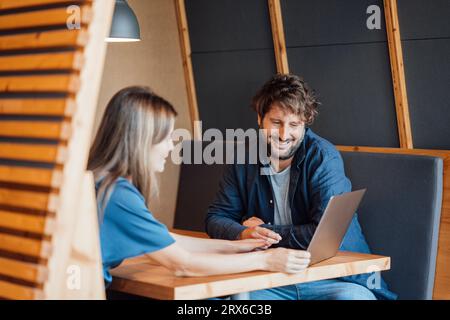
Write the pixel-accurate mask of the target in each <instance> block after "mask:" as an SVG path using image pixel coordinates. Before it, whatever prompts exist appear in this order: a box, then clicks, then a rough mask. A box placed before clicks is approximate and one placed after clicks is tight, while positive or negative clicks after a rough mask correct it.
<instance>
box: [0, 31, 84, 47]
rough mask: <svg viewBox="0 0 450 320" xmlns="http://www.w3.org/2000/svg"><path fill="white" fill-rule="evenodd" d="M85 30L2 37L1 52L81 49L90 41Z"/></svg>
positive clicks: (0, 41) (0, 40)
mask: <svg viewBox="0 0 450 320" xmlns="http://www.w3.org/2000/svg"><path fill="white" fill-rule="evenodd" d="M88 38H89V36H88V32H87V31H86V30H84V29H80V30H77V29H74V30H69V29H66V30H56V31H45V32H33V33H25V34H15V35H7V36H0V50H19V49H20V50H24V49H41V48H52V47H81V46H84V45H85V44H86V43H87V41H88Z"/></svg>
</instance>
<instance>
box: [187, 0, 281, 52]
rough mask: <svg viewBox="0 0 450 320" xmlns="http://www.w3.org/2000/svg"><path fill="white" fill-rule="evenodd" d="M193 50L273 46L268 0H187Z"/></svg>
mask: <svg viewBox="0 0 450 320" xmlns="http://www.w3.org/2000/svg"><path fill="white" fill-rule="evenodd" d="M186 14H187V18H188V26H189V35H190V41H191V48H192V51H193V52H204V51H223V50H242V49H245V50H247V49H267V48H273V41H272V31H271V27H270V16H269V8H268V5H267V0H245V1H236V0H186Z"/></svg>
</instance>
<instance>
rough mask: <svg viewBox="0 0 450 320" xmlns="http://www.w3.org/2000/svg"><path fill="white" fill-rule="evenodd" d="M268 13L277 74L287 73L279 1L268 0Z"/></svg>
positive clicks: (287, 67) (287, 66) (287, 65)
mask: <svg viewBox="0 0 450 320" xmlns="http://www.w3.org/2000/svg"><path fill="white" fill-rule="evenodd" d="M268 5H269V12H270V24H271V26H272V38H273V48H274V51H275V61H276V64H277V71H278V72H279V73H284V74H287V73H289V64H288V58H287V51H286V41H285V38H284V26H283V16H282V14H281V3H280V0H268Z"/></svg>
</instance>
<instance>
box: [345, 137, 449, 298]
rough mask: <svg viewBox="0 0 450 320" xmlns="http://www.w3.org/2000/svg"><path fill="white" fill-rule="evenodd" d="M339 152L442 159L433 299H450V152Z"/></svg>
mask: <svg viewBox="0 0 450 320" xmlns="http://www.w3.org/2000/svg"><path fill="white" fill-rule="evenodd" d="M337 148H338V150H339V151H354V152H373V153H393V154H411V155H425V156H434V157H440V158H442V159H443V161H444V178H443V188H444V190H443V193H442V197H443V199H442V210H441V221H440V227H439V243H438V253H437V261H436V275H435V280H434V291H433V299H446V300H447V299H450V268H449V266H450V151H448V150H426V149H396V148H376V147H350V146H338V147H337Z"/></svg>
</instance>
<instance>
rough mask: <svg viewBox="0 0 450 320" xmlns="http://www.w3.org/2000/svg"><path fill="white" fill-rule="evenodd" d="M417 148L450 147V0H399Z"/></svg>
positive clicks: (410, 109)
mask: <svg viewBox="0 0 450 320" xmlns="http://www.w3.org/2000/svg"><path fill="white" fill-rule="evenodd" d="M398 15H399V22H400V31H401V35H402V46H403V58H404V65H405V76H406V88H407V90H408V102H409V112H410V116H411V129H412V135H413V142H414V147H415V148H422V149H444V150H450V90H449V88H450V22H449V19H450V1H448V0H432V1H425V0H399V2H398Z"/></svg>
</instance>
